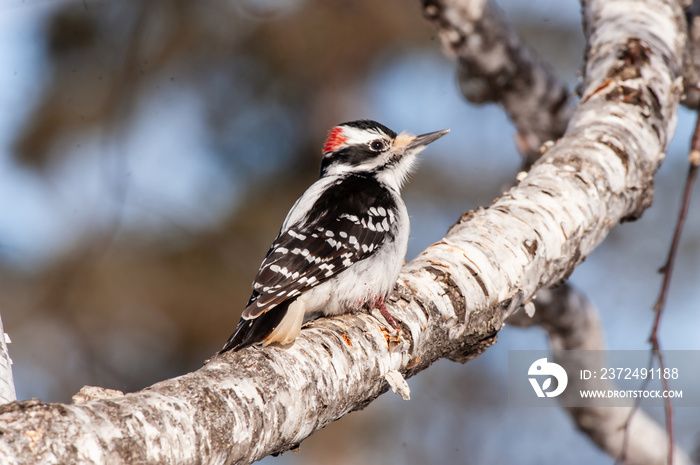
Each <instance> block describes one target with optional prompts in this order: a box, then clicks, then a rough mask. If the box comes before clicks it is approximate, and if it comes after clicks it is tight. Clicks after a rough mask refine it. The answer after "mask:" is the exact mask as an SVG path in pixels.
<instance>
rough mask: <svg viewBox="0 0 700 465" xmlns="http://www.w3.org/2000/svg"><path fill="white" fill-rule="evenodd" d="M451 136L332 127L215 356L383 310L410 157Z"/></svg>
mask: <svg viewBox="0 0 700 465" xmlns="http://www.w3.org/2000/svg"><path fill="white" fill-rule="evenodd" d="M447 132H449V130H444V131H437V132H432V133H429V134H424V135H421V136H414V135H411V134H406V133H402V134H399V135H397V134H396V133H395V132H394V131H392V130H391V129H389V128H387V127H386V126H384V125H382V124H379V123H377V122H375V121H368V120H362V121H353V122H348V123H343V124H341V125H339V126H336V127H335V128H333V129H332V130H331V131H330V134H329V136H328V139H327V140H326V143H325V144H324V148H323V153H324V154H323V160H322V162H321V177H320V178H319V180H318V181H316V182H315V183H314V184H313V185H311V187H309V189H308V190H307V191H306V192H304V194H303V195H302V196H301V197H300V198H299V200H297V201H296V203H295V204H294V206H293V207H292V209H291V210H290V211H289V213H288V214H287V218H286V219H285V221H284V223H283V224H282V228H281V229H280V232H279V235H278V236H277V238H276V239H275V240H274V242H273V243H272V246H271V247H270V250H269V251H268V253H267V255H266V256H265V259H264V260H263V262H262V264H261V265H260V270H259V271H258V274H257V276H256V277H255V281H254V283H253V294H252V296H251V297H250V300H249V301H248V305H247V306H246V308H245V309H244V310H243V314H242V317H241V320H240V322H239V323H238V327H237V329H236V331H235V332H234V334H233V335H232V336H231V337H230V338H229V340H228V341H227V343H226V345H225V346H224V348H223V349H222V350H221V352H225V351H227V350H231V349H234V350H238V349H241V348H243V347H246V346H248V345H251V344H254V343H257V342H262V343H263V344H264V345H267V344H270V343H273V342H278V343H280V344H288V343H290V342H292V341H293V340H294V339H295V338H296V336H297V335H298V334H299V331H300V329H301V325H302V323H303V321H304V317H305V316H309V315H314V314H318V313H321V314H323V315H337V314H340V313H343V312H345V311H348V310H351V309H353V308H359V307H361V306H363V305H366V304H370V305H372V304H375V303H380V304H381V302H383V299H384V298H385V297H386V296H387V295H388V294H389V292H391V290H392V288H393V286H394V283H395V282H396V279H397V277H398V274H399V271H400V270H401V266H402V264H403V260H404V257H405V255H406V246H407V243H408V233H409V219H408V212H407V211H406V206H405V204H404V202H403V200H402V199H401V195H400V191H401V187H402V186H403V184H404V182H405V180H406V177H407V175H408V174H409V172H410V171H411V168H412V167H413V164H414V161H415V156H416V154H418V153H419V152H420V151H421V150H423V149H424V148H425V146H426V145H428V144H429V143H431V142H433V141H435V140H437V139H438V138H440V137H442V136H443V135H445V134H447Z"/></svg>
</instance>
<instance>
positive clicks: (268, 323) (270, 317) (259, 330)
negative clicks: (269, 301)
mask: <svg viewBox="0 0 700 465" xmlns="http://www.w3.org/2000/svg"><path fill="white" fill-rule="evenodd" d="M290 303H291V302H290V301H286V302H282V303H281V304H279V305H277V306H276V307H275V308H273V309H272V310H268V311H267V312H265V313H262V314H261V315H260V316H259V317H257V318H253V319H252V320H245V319H243V318H241V320H240V321H239V322H238V326H237V327H236V331H235V332H234V333H233V334H232V335H231V337H230V338H228V341H226V345H224V348H223V349H221V350H220V351H219V354H223V353H224V352H227V351H229V350H234V351H237V350H241V349H243V348H245V347H248V346H249V345H253V344H255V343H256V342H261V341H262V340H263V339H265V338H266V337H267V336H268V335H270V333H272V331H273V330H274V329H275V328H276V327H277V325H278V324H280V321H282V318H284V315H285V313H287V308H288V307H289V304H290Z"/></svg>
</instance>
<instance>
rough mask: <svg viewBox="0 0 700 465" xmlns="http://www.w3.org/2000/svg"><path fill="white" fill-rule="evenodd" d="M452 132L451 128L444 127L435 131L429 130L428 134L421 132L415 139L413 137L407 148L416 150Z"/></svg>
mask: <svg viewBox="0 0 700 465" xmlns="http://www.w3.org/2000/svg"><path fill="white" fill-rule="evenodd" d="M448 132H450V130H449V129H443V130H442V131H435V132H429V133H427V134H421V135H420V136H416V138H415V139H413V140H412V141H411V142H410V143H409V144H408V145H407V146H406V150H416V149H420V148H423V147H425V146H426V145H428V144H430V143H431V142H435V141H436V140H438V139H439V138H441V137H442V136H444V135H445V134H447V133H448Z"/></svg>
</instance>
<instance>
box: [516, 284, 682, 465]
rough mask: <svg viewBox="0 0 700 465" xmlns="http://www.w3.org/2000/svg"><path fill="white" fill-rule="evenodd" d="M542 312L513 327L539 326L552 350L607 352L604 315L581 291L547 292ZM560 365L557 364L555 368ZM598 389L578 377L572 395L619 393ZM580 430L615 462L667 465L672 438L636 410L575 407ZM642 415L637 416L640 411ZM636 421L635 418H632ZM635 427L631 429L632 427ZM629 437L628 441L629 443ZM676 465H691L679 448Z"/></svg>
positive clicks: (540, 302)
mask: <svg viewBox="0 0 700 465" xmlns="http://www.w3.org/2000/svg"><path fill="white" fill-rule="evenodd" d="M536 307H537V311H536V312H535V315H534V317H533V318H530V317H528V316H526V315H525V314H524V313H523V312H520V313H518V314H516V315H513V317H511V318H509V319H508V323H509V324H514V325H515V326H520V327H529V326H532V325H539V326H541V327H542V328H543V329H544V330H545V331H547V334H548V335H549V338H550V344H551V347H552V350H554V351H557V350H605V349H606V347H605V344H604V342H603V329H602V327H601V324H600V319H599V317H598V311H597V310H596V308H595V307H594V306H593V304H591V303H590V302H589V301H588V299H586V298H585V297H584V296H583V295H581V294H580V293H579V292H578V291H577V290H576V289H574V288H572V287H570V286H568V285H566V284H565V285H562V286H560V287H558V288H556V289H552V290H545V291H541V292H540V293H539V294H538V295H537V301H536ZM556 361H557V360H556V359H555V362H556ZM580 362H581V363H590V366H585V365H581V366H580V368H581V369H590V370H591V371H594V370H596V369H597V368H598V367H599V366H605V364H604V360H600V361H598V362H600V363H597V364H595V365H596V366H593V365H594V362H595V360H594V359H593V357H589V358H584V359H583V360H581V361H580ZM592 382H594V383H595V384H596V386H594V387H591V385H590V382H589V384H588V385H583V384H585V383H582V380H580V379H578V378H574V377H572V378H571V379H570V380H569V386H568V388H569V389H572V390H573V391H574V392H577V391H579V390H584V389H599V390H608V389H614V385H613V383H611V382H610V381H607V380H593V381H592ZM566 410H567V411H568V412H569V413H570V414H571V417H572V418H573V420H574V422H575V423H576V426H577V427H578V428H579V429H580V430H581V431H582V432H583V433H585V434H586V435H587V436H588V437H590V438H591V440H592V441H593V442H594V443H595V444H596V445H597V446H598V447H599V448H600V449H601V450H603V451H604V452H606V453H607V454H608V455H610V456H611V457H612V458H614V459H619V458H621V457H624V460H622V463H624V464H626V465H666V464H667V461H666V451H667V449H668V437H667V434H666V431H665V430H664V429H663V428H662V427H661V426H659V424H658V423H656V421H654V420H653V419H652V418H651V417H650V416H649V415H647V413H646V412H644V411H643V410H641V409H635V408H634V407H569V408H567V409H566ZM635 410H636V411H635ZM632 412H634V415H633V416H632V417H631V418H630V415H631V414H632ZM628 421H629V424H628ZM625 436H626V437H625ZM674 449H675V450H674V458H675V461H674V464H675V465H690V464H691V463H692V462H691V460H690V458H689V457H688V455H687V454H686V453H685V452H684V451H683V450H682V449H681V448H680V447H679V446H678V445H675V447H674Z"/></svg>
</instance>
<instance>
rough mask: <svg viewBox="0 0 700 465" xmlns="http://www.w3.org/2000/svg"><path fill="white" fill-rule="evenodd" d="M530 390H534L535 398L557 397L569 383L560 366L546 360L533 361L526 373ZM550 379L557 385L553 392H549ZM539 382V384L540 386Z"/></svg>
mask: <svg viewBox="0 0 700 465" xmlns="http://www.w3.org/2000/svg"><path fill="white" fill-rule="evenodd" d="M527 374H528V376H529V378H528V379H529V380H530V384H531V385H532V389H534V390H535V394H537V397H557V396H558V395H559V394H561V393H562V392H564V389H566V385H567V384H568V383H569V377H568V376H567V374H566V371H565V370H564V369H563V368H562V367H561V365H559V364H557V363H554V362H548V361H547V358H541V359H539V360H535V362H534V363H533V364H532V365H530V369H529V370H528V371H527ZM552 378H554V379H556V380H557V385H556V388H555V389H554V390H551V391H550V390H549V389H550V388H551V387H552ZM540 380H541V383H542V384H540Z"/></svg>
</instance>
